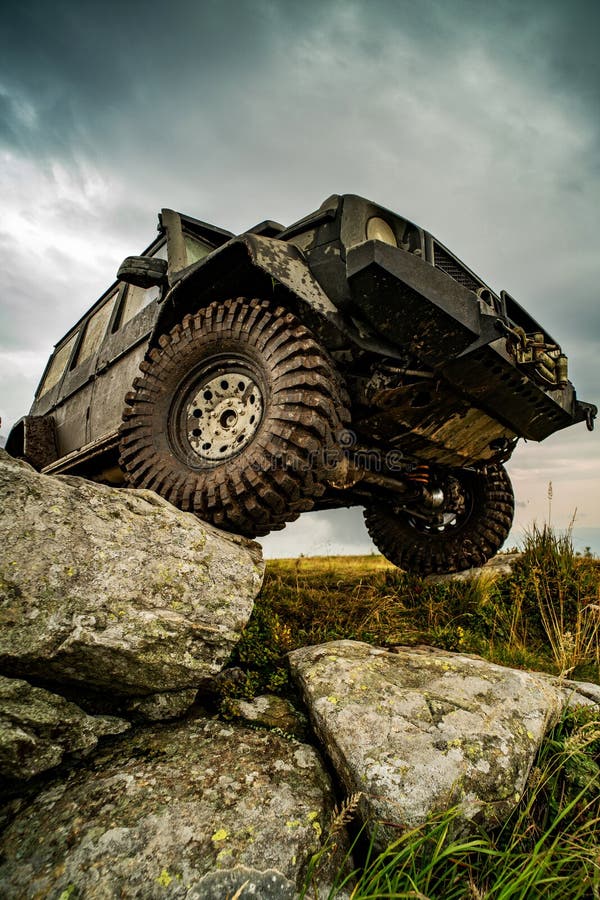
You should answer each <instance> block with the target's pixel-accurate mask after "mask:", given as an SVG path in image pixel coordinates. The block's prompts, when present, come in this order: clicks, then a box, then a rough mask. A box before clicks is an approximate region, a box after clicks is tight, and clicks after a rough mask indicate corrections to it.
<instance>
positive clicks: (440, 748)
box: [290, 641, 566, 840]
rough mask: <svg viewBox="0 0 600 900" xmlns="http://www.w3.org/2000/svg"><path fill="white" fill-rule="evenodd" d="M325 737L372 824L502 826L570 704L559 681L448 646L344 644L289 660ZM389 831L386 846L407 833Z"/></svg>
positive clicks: (335, 762) (342, 775)
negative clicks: (452, 819)
mask: <svg viewBox="0 0 600 900" xmlns="http://www.w3.org/2000/svg"><path fill="white" fill-rule="evenodd" d="M290 662H291V667H292V673H293V675H294V677H295V679H296V680H297V682H298V683H299V685H300V688H301V690H302V693H303V695H304V698H305V700H306V703H307V706H308V709H309V713H310V716H311V719H312V722H313V726H314V728H315V731H316V733H317V735H318V737H319V738H320V740H321V742H322V744H323V746H324V748H325V751H326V752H327V754H328V755H329V757H330V758H331V760H332V762H333V765H334V767H335V769H336V770H337V773H338V775H339V776H340V778H341V780H342V781H343V783H344V785H345V788H346V790H347V791H348V792H349V793H351V792H355V791H361V792H363V794H364V796H363V799H362V812H363V815H364V816H365V817H367V818H370V819H374V820H375V821H377V822H380V823H381V822H385V823H390V824H392V825H393V826H401V827H404V826H415V825H418V824H420V823H422V822H424V821H425V820H426V819H427V817H428V816H429V815H430V814H432V813H435V812H437V811H442V810H446V809H448V808H450V807H452V806H455V805H456V806H458V807H459V809H460V815H461V817H462V820H463V822H466V821H468V820H477V821H482V822H484V823H486V824H491V823H493V822H496V821H498V819H500V818H501V817H502V816H504V815H505V814H506V813H507V812H508V811H509V810H510V809H512V808H513V806H514V805H515V803H516V802H517V801H518V800H519V797H520V794H521V792H522V790H523V787H524V785H525V780H526V778H527V775H528V772H529V769H530V767H531V764H532V762H533V760H534V757H535V754H536V751H537V749H538V747H539V745H540V742H541V740H542V738H543V736H544V734H545V733H546V730H547V728H548V726H549V725H550V724H551V723H552V722H553V720H554V719H556V718H557V717H558V715H559V714H560V711H561V710H562V708H563V706H564V704H565V702H566V698H565V696H564V695H563V693H562V691H561V689H560V687H559V686H555V685H553V684H552V683H551V682H550V681H549V680H548V679H546V678H544V676H542V675H540V676H539V677H537V676H535V675H532V674H529V673H527V672H521V671H517V670H513V669H505V668H502V667H501V666H497V665H493V664H492V663H488V662H485V661H484V660H482V659H479V658H471V657H465V656H460V655H458V654H452V653H445V652H443V651H430V650H416V649H410V648H398V649H397V652H394V653H390V652H387V651H385V650H381V649H378V648H376V647H372V646H370V645H368V644H362V643H358V642H353V641H335V642H333V643H330V644H324V645H321V646H317V647H306V648H303V649H301V650H296V651H294V652H293V653H291V654H290ZM397 833H398V832H397V830H395V828H394V827H388V826H380V831H379V837H380V839H381V840H388V839H393V838H394V837H395V836H397Z"/></svg>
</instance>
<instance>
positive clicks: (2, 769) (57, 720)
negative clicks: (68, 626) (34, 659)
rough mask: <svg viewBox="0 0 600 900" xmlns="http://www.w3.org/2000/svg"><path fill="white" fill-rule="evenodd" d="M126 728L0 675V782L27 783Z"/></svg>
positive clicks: (54, 695)
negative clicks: (66, 758) (66, 756)
mask: <svg viewBox="0 0 600 900" xmlns="http://www.w3.org/2000/svg"><path fill="white" fill-rule="evenodd" d="M129 727H130V726H129V723H128V722H125V721H123V720H122V719H118V718H115V717H114V716H88V715H87V714H86V713H85V712H84V711H83V710H82V709H80V708H79V707H78V706H76V705H75V703H69V701H67V700H65V699H64V698H63V697H59V696H57V695H56V694H52V693H50V691H46V690H43V689H42V688H37V687H32V685H30V684H28V683H27V682H26V681H22V680H20V679H17V678H3V677H2V676H0V778H7V779H11V780H14V781H22V780H24V779H28V778H32V777H33V776H34V775H39V773H40V772H44V771H45V770H46V769H51V768H53V767H54V766H57V765H58V764H59V763H60V762H61V761H62V759H63V757H64V756H65V755H68V754H72V753H75V752H78V753H81V754H87V753H89V752H90V751H91V750H93V749H94V747H95V746H96V744H97V743H98V739H99V738H100V737H104V736H105V735H109V734H121V733H122V732H123V731H126V730H127V729H128V728H129Z"/></svg>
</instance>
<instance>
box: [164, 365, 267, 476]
mask: <svg viewBox="0 0 600 900" xmlns="http://www.w3.org/2000/svg"><path fill="white" fill-rule="evenodd" d="M181 395H182V399H181V401H180V402H179V403H178V404H177V405H176V408H175V410H174V414H173V415H172V416H171V428H170V431H171V438H172V440H173V442H174V443H175V445H176V446H177V448H178V449H179V450H180V451H182V452H183V454H184V455H185V457H186V461H187V463H188V464H190V465H192V466H193V467H200V468H203V467H206V466H208V467H211V466H215V465H218V464H219V463H221V462H225V461H227V460H229V459H231V458H232V457H234V456H237V455H238V453H241V451H242V450H243V449H244V448H245V447H247V446H248V444H250V443H251V442H252V440H253V439H254V437H255V435H256V433H257V431H258V429H259V427H260V424H261V421H262V417H263V411H264V396H263V390H262V389H261V387H260V385H259V383H258V378H257V376H256V375H254V374H253V373H251V372H250V371H249V369H248V367H247V366H245V365H244V364H243V363H241V362H238V363H237V364H236V363H235V362H229V363H227V364H223V363H222V364H213V365H211V366H210V367H208V368H207V367H205V368H204V369H203V370H201V371H200V372H197V373H195V375H194V376H193V379H192V380H191V384H189V387H187V389H186V388H185V387H184V389H183V391H182V392H181Z"/></svg>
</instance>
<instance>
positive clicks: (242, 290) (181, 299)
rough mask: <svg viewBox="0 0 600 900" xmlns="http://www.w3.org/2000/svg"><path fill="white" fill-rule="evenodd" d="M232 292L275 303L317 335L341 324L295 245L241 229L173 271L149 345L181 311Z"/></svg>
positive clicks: (169, 325)
mask: <svg viewBox="0 0 600 900" xmlns="http://www.w3.org/2000/svg"><path fill="white" fill-rule="evenodd" d="M238 296H249V297H259V298H260V299H262V300H270V299H272V300H273V301H274V302H276V303H277V302H278V303H281V304H282V305H284V306H286V307H288V308H289V309H290V311H291V312H294V313H295V314H296V315H298V316H299V317H300V318H301V319H302V321H304V322H306V323H307V324H308V326H309V327H310V328H311V329H312V330H313V331H315V332H316V333H317V334H319V335H321V336H323V335H326V334H331V333H332V331H337V332H338V333H339V332H340V331H342V330H343V319H342V316H341V314H340V312H339V310H338V309H337V307H336V306H335V305H334V304H333V303H332V301H331V300H330V299H329V297H328V296H327V294H326V293H325V291H324V290H323V288H322V287H321V285H320V284H319V283H318V281H317V280H316V278H315V277H314V275H313V274H312V273H311V271H310V269H309V267H308V264H307V262H306V260H305V259H304V257H303V255H302V253H301V251H300V250H299V249H298V248H297V247H295V246H294V245H293V244H288V243H286V242H285V241H279V240H275V239H274V238H267V237H263V236H261V235H256V234H243V235H240V236H239V237H236V238H233V239H232V240H230V241H228V242H227V243H226V244H224V245H223V247H220V248H219V249H218V250H216V251H215V252H214V253H211V254H210V255H209V256H207V257H205V259H202V260H200V261H199V262H197V263H194V265H193V266H189V267H188V268H187V269H184V270H183V271H182V272H181V273H179V274H178V275H177V276H176V278H175V280H174V283H173V285H172V287H171V289H170V290H169V291H168V292H167V294H166V295H165V297H164V300H163V301H162V304H161V307H162V308H161V309H160V312H159V315H158V317H157V319H156V323H155V326H154V331H153V335H152V338H151V340H150V344H151V346H152V345H154V344H155V343H156V342H157V340H158V338H159V337H160V335H161V334H164V333H165V332H167V331H169V330H170V329H171V328H172V327H173V325H174V324H176V323H177V322H178V321H180V320H181V318H182V317H183V316H184V315H185V314H186V313H188V312H189V313H192V312H196V311H197V310H198V309H201V308H202V307H204V306H208V304H209V303H212V302H213V301H214V300H227V299H229V298H231V297H238ZM326 343H329V342H328V341H327V340H326Z"/></svg>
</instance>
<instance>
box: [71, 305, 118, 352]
mask: <svg viewBox="0 0 600 900" xmlns="http://www.w3.org/2000/svg"><path fill="white" fill-rule="evenodd" d="M117 294H118V291H115V293H114V294H112V296H111V297H109V298H108V300H107V301H106V303H103V304H102V306H101V307H100V309H97V310H96V312H95V313H94V315H93V316H92V317H91V318H90V319H88V323H87V326H86V329H85V334H84V335H83V340H82V341H81V344H80V345H79V350H78V352H77V359H76V360H75V365H76V366H78V365H80V364H81V363H82V362H85V360H86V359H89V358H90V356H93V355H94V353H95V352H96V350H97V349H98V347H99V346H100V342H101V341H102V338H103V337H104V335H105V333H106V329H107V327H108V323H109V321H110V317H111V314H112V311H113V308H114V305H115V300H116V299H117Z"/></svg>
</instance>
